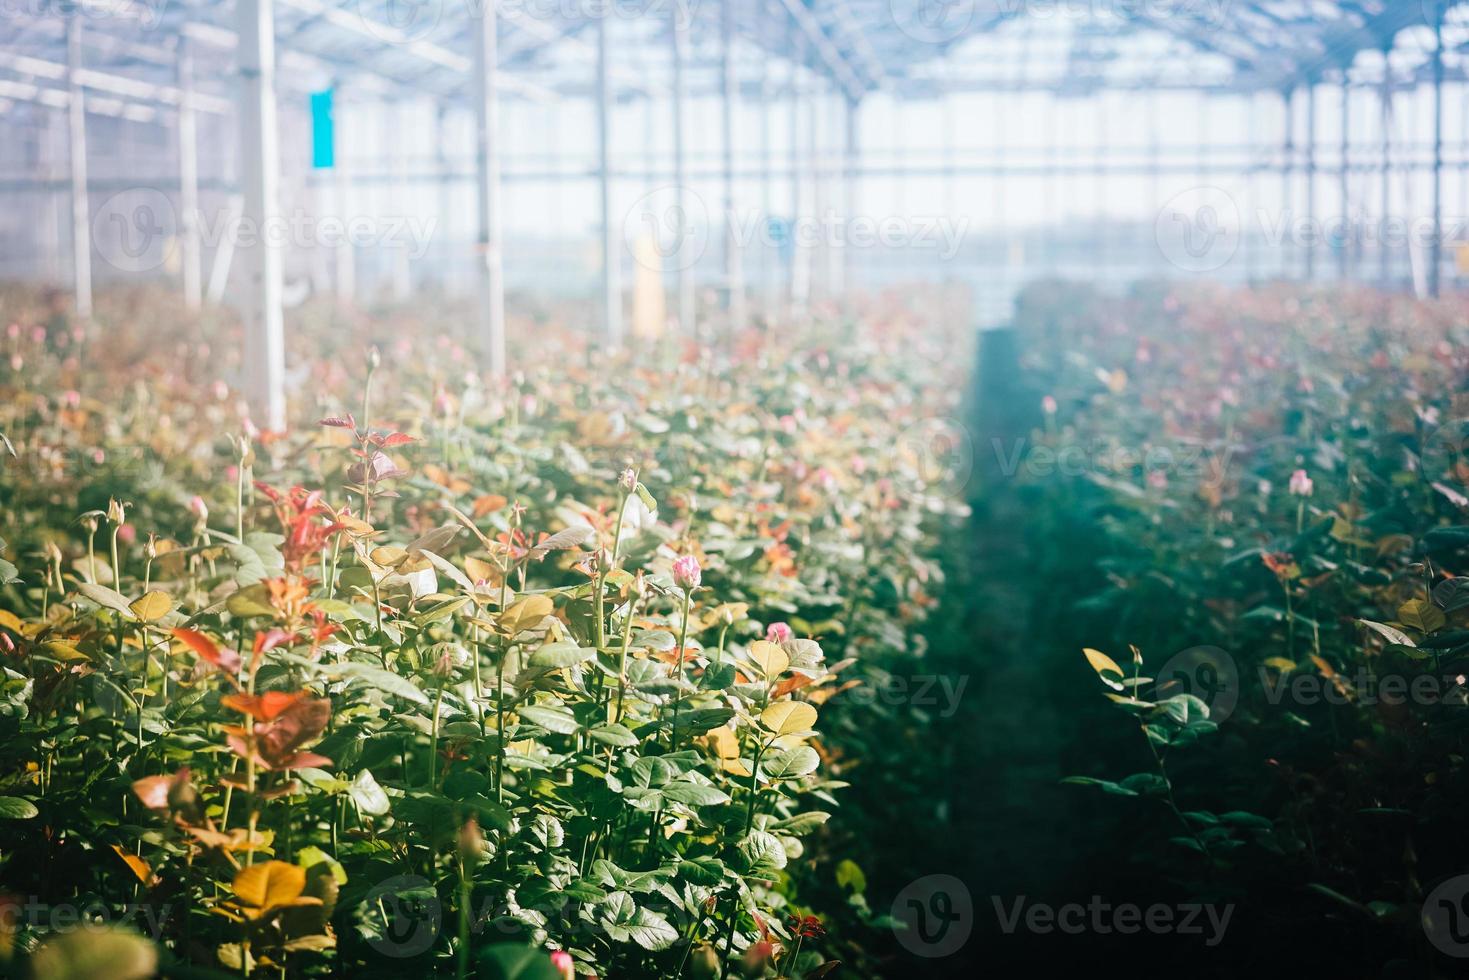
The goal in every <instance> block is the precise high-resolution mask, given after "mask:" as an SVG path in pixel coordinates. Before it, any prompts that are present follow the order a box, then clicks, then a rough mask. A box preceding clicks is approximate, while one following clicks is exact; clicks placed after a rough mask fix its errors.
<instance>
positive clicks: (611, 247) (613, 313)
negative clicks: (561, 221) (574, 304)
mask: <svg viewBox="0 0 1469 980" xmlns="http://www.w3.org/2000/svg"><path fill="white" fill-rule="evenodd" d="M607 21H608V18H606V17H598V18H597V24H596V31H597V193H598V201H599V207H600V211H601V230H602V340H603V342H604V343H605V344H606V345H607V347H609V348H612V349H616V348H618V347H621V346H622V276H621V271H622V270H621V262H622V251H621V249H620V248H619V247H618V246H619V238H620V236H619V234H618V229H616V228H614V227H613V224H612V134H611V125H612V79H611V70H610V69H611V65H610V63H609V60H610V53H609V51H608V48H607Z"/></svg>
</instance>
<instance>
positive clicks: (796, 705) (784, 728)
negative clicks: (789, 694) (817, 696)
mask: <svg viewBox="0 0 1469 980" xmlns="http://www.w3.org/2000/svg"><path fill="white" fill-rule="evenodd" d="M760 724H762V725H764V726H765V727H766V728H768V729H770V730H771V731H772V732H775V733H776V734H777V735H791V734H794V733H796V732H805V731H810V730H811V726H812V725H815V724H816V709H815V708H813V707H811V705H809V704H807V703H806V702H805V701H777V702H776V703H775V704H772V705H771V706H770V707H768V708H766V709H765V710H764V711H762V712H760Z"/></svg>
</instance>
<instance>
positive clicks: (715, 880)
mask: <svg viewBox="0 0 1469 980" xmlns="http://www.w3.org/2000/svg"><path fill="white" fill-rule="evenodd" d="M724 871H725V868H724V862H723V861H721V860H719V858H717V857H711V856H705V857H696V858H689V859H687V860H684V861H680V862H679V863H678V874H679V877H681V878H685V879H687V880H689V881H691V882H693V883H694V884H696V885H703V886H704V887H706V888H712V887H714V886H715V885H717V884H719V883H720V882H721V881H723V880H724Z"/></svg>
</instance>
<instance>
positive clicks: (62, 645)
mask: <svg viewBox="0 0 1469 980" xmlns="http://www.w3.org/2000/svg"><path fill="white" fill-rule="evenodd" d="M46 652H47V653H49V654H51V656H53V657H55V658H56V659H57V660H90V659H91V658H90V657H88V656H87V655H86V654H85V653H82V651H80V650H78V649H77V648H76V647H75V646H73V645H72V644H70V643H67V642H65V641H63V640H51V641H50V642H49V643H47V644H46Z"/></svg>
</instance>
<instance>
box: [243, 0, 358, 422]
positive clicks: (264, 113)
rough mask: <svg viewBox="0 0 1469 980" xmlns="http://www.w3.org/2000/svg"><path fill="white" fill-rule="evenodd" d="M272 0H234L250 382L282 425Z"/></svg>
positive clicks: (257, 405) (260, 410)
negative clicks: (248, 232)
mask: <svg viewBox="0 0 1469 980" xmlns="http://www.w3.org/2000/svg"><path fill="white" fill-rule="evenodd" d="M272 4H273V0H236V7H235V12H236V16H237V18H238V29H239V37H240V45H239V49H238V52H237V53H238V57H239V64H240V81H241V89H242V91H241V96H242V98H241V100H240V102H241V105H240V151H241V161H240V172H241V185H242V188H243V191H244V207H243V211H242V222H243V224H242V228H246V229H250V230H252V231H253V233H254V234H253V236H252V237H253V241H250V242H249V243H245V242H243V241H242V242H241V243H240V251H241V253H242V255H241V258H242V260H243V261H244V266H245V271H246V277H245V297H246V307H247V315H246V319H245V378H246V389H245V390H246V395H247V397H248V398H249V402H250V408H251V412H252V413H253V415H254V419H255V423H256V425H258V426H260V427H261V428H263V429H273V430H276V431H280V430H282V429H284V428H285V424H286V392H285V374H286V362H285V325H284V320H283V314H282V311H281V291H282V269H281V266H282V261H281V259H282V257H281V249H280V246H279V245H278V244H277V243H276V242H274V241H273V239H274V238H275V237H276V236H275V234H274V229H275V226H276V225H277V224H278V223H279V221H280V202H279V200H278V191H279V183H280V154H279V146H278V145H277V142H276V141H277V139H278V138H279V128H278V126H277V125H276V105H275V17H274V9H273V6H272ZM364 424H366V422H365V420H364Z"/></svg>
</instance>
